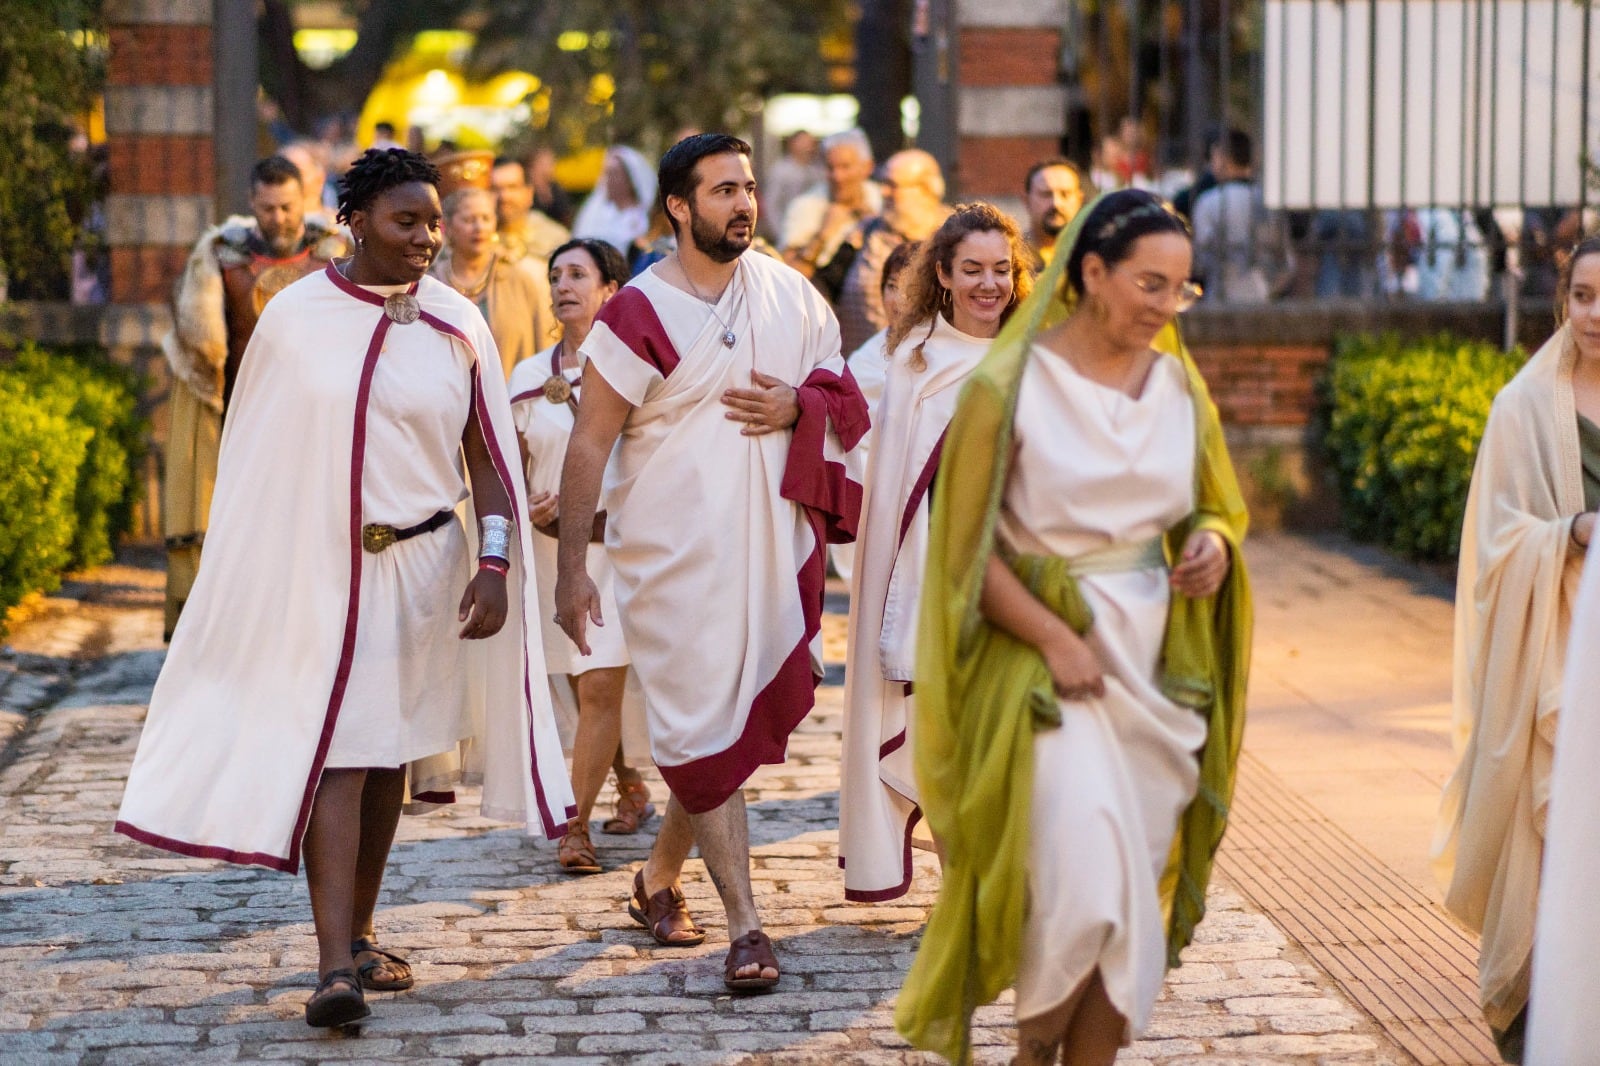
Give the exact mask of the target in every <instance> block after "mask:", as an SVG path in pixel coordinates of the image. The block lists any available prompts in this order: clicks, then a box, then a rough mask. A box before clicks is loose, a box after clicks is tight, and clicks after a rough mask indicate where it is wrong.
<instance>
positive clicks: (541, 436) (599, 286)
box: [511, 237, 655, 874]
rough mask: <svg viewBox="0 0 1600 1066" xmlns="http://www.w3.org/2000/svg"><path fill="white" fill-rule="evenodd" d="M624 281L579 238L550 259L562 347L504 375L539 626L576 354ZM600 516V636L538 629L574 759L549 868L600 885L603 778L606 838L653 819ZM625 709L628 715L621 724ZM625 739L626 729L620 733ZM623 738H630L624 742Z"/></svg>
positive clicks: (547, 611)
mask: <svg viewBox="0 0 1600 1066" xmlns="http://www.w3.org/2000/svg"><path fill="white" fill-rule="evenodd" d="M627 280H628V264H627V263H626V261H624V260H623V258H622V253H620V252H618V251H617V250H616V249H615V248H613V247H612V246H611V245H609V244H607V243H606V242H605V241H601V240H595V239H593V238H583V237H580V238H577V239H575V240H571V241H568V242H567V243H566V244H563V245H562V246H561V247H559V248H557V249H556V250H555V253H554V254H553V255H552V256H551V258H550V291H551V295H552V296H553V298H554V307H555V314H556V318H557V320H558V321H560V323H561V326H562V333H561V340H560V341H559V342H557V343H556V345H555V346H554V347H552V348H549V349H548V350H546V351H543V352H540V353H539V354H538V355H536V356H534V357H533V358H532V359H529V360H527V361H526V362H525V363H522V364H519V365H518V366H517V368H516V369H515V370H514V371H512V374H511V412H512V417H513V419H514V420H515V422H516V426H517V432H518V433H519V434H521V447H522V454H523V469H524V470H525V471H526V474H527V480H528V508H529V516H530V518H531V520H532V523H533V527H534V529H535V531H536V532H535V535H534V538H533V564H534V565H533V569H534V576H535V577H536V579H537V584H538V595H539V611H540V618H541V619H544V620H548V619H551V618H554V617H555V610H556V608H555V587H556V543H557V538H558V537H559V536H560V530H561V524H560V523H561V519H560V497H559V496H558V495H557V491H556V490H557V489H558V488H559V487H560V483H561V466H562V463H563V461H564V460H565V459H566V454H567V441H568V439H569V438H571V436H572V426H573V422H574V420H575V419H576V417H577V409H578V394H579V390H580V388H581V382H582V379H583V360H582V358H581V357H580V356H579V353H578V349H579V346H580V345H582V344H583V341H584V338H585V337H587V336H588V335H589V329H590V327H592V326H593V325H594V317H595V315H596V314H598V313H599V311H600V308H601V306H602V305H604V304H605V302H606V301H607V300H609V299H610V298H611V297H613V296H615V295H616V293H617V289H618V288H620V287H621V286H622V285H623V284H625V283H626V282H627ZM604 536H605V516H604V514H602V515H601V516H600V517H599V518H598V519H597V520H596V525H595V531H594V538H593V539H592V540H591V541H590V543H589V562H588V566H589V573H590V575H591V576H592V577H593V578H594V581H595V584H596V585H597V586H598V587H599V589H600V597H601V604H602V610H603V612H604V617H605V618H606V619H607V621H608V622H609V623H610V624H609V625H606V626H599V627H596V629H595V632H594V636H593V637H592V638H591V639H590V641H589V655H587V656H584V655H581V654H580V653H579V652H578V648H577V645H575V644H573V643H572V641H571V639H570V638H568V636H567V635H566V634H565V633H563V632H562V631H561V628H560V627H559V626H556V625H554V624H553V623H551V624H546V625H544V627H543V633H544V657H545V669H546V670H547V671H548V672H549V676H550V696H551V700H552V702H553V703H554V705H555V707H556V710H557V714H558V716H559V719H560V724H561V725H562V727H563V728H562V734H563V737H562V739H563V742H564V744H565V747H566V748H567V750H568V751H569V753H570V754H571V756H572V780H573V790H574V792H575V793H576V795H577V801H578V813H577V815H576V816H575V817H573V818H572V819H571V820H570V821H569V822H568V823H567V831H566V835H565V836H564V837H563V838H562V840H561V846H560V848H559V849H558V852H557V861H558V862H559V863H560V865H561V869H562V870H563V871H565V872H567V873H573V874H591V873H599V872H600V870H601V867H600V860H599V857H598V856H597V855H596V853H595V849H594V843H593V841H591V839H590V837H589V817H590V815H591V814H592V813H593V811H594V804H595V799H596V798H597V797H598V796H599V794H600V786H601V785H603V784H604V783H605V777H606V768H607V767H608V766H609V767H611V768H612V769H614V770H615V771H616V775H617V810H616V815H615V817H613V818H611V819H608V820H607V821H606V823H605V825H604V826H602V829H603V831H604V832H607V833H635V832H638V830H639V827H640V824H641V823H643V822H646V821H648V820H649V819H650V818H651V817H652V816H653V815H654V814H655V806H654V804H652V803H651V802H650V790H649V789H648V788H647V787H646V786H645V783H644V780H643V778H642V777H640V775H639V771H638V770H636V769H634V768H632V767H631V766H629V765H628V763H627V761H626V760H625V758H624V753H625V751H626V752H627V753H634V752H644V751H648V750H649V739H648V737H646V736H645V734H644V716H643V715H644V711H643V707H642V705H641V696H640V693H639V691H638V687H637V683H636V682H635V683H634V684H632V685H630V684H629V671H628V661H629V660H628V648H627V644H626V643H625V642H624V640H623V638H622V627H621V625H620V624H619V622H618V619H617V604H616V596H615V594H614V593H613V592H612V586H611V564H610V560H609V559H608V558H607V556H606V548H605V543H604ZM625 705H626V707H627V710H631V711H632V713H631V714H625ZM625 726H626V727H631V729H627V730H625ZM625 732H626V734H627V735H625Z"/></svg>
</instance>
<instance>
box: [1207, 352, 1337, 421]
mask: <svg viewBox="0 0 1600 1066" xmlns="http://www.w3.org/2000/svg"><path fill="white" fill-rule="evenodd" d="M1191 351H1192V352H1193V354H1194V360H1195V363H1196V364H1198V366H1199V367H1200V373H1201V375H1202V376H1203V377H1204V378H1205V379H1206V386H1207V387H1208V388H1209V389H1210V390H1211V397H1212V399H1213V400H1215V401H1216V404H1217V409H1218V411H1220V412H1221V414H1222V421H1223V423H1224V424H1225V425H1227V426H1229V427H1238V428H1244V429H1253V428H1261V427H1270V426H1281V427H1301V426H1304V425H1306V423H1307V422H1309V421H1310V419H1311V412H1312V408H1313V405H1314V404H1315V402H1316V384H1317V378H1318V376H1319V375H1320V374H1321V373H1322V368H1323V367H1325V366H1326V365H1327V363H1328V346H1327V345H1326V344H1321V345H1316V344H1301V345H1257V344H1232V345H1223V344H1201V345H1195V346H1194V347H1193V348H1192V349H1191Z"/></svg>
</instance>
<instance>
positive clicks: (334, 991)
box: [306, 969, 372, 1029]
mask: <svg viewBox="0 0 1600 1066" xmlns="http://www.w3.org/2000/svg"><path fill="white" fill-rule="evenodd" d="M371 1013H372V1008H370V1007H368V1006H367V997H366V996H364V995H362V994H361V979H360V978H359V977H357V976H356V972H355V971H354V970H351V969H343V970H334V971H333V972H331V973H329V974H328V976H326V977H324V978H323V979H322V980H320V981H318V982H317V990H316V991H315V992H313V993H311V998H310V999H308V1000H306V1024H307V1025H309V1026H312V1027H314V1028H317V1029H332V1028H334V1027H335V1026H340V1025H349V1024H350V1023H351V1022H359V1021H360V1020H361V1019H362V1018H365V1017H366V1016H367V1015H369V1014H371Z"/></svg>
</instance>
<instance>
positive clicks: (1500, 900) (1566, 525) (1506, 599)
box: [1434, 237, 1600, 1062]
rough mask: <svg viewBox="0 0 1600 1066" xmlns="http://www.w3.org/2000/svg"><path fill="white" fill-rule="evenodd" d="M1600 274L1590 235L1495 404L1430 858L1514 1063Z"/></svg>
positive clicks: (1597, 456) (1589, 434)
mask: <svg viewBox="0 0 1600 1066" xmlns="http://www.w3.org/2000/svg"><path fill="white" fill-rule="evenodd" d="M1597 286H1600V238H1594V237H1591V238H1589V239H1587V240H1585V241H1584V242H1583V243H1581V244H1579V245H1578V247H1577V248H1576V249H1575V250H1574V251H1573V254H1572V258H1571V259H1570V260H1569V261H1568V265H1567V268H1566V270H1565V271H1564V272H1563V278H1562V288H1561V296H1562V299H1561V305H1562V308H1563V310H1564V311H1565V312H1566V317H1567V322H1566V324H1564V325H1563V326H1562V327H1561V328H1560V329H1559V330H1557V331H1556V334H1555V336H1553V337H1551V338H1550V340H1548V341H1547V342H1545V345H1544V347H1542V348H1540V349H1539V351H1538V352H1536V353H1535V354H1534V356H1533V358H1531V359H1529V360H1528V363H1527V365H1526V366H1524V367H1523V368H1522V369H1521V370H1520V371H1518V372H1517V376H1516V377H1515V378H1513V379H1512V380H1511V382H1510V384H1508V385H1506V387H1505V388H1504V389H1501V390H1500V395H1498V396H1496V397H1495V400H1494V406H1493V407H1492V408H1490V411H1489V421H1488V424H1487V425H1486V426H1485V427H1484V433H1483V441H1482V443H1481V444H1480V445H1479V447H1478V459H1477V464H1476V466H1475V467H1474V468H1473V472H1472V488H1471V489H1470V490H1469V492H1468V494H1467V511H1466V516H1465V519H1464V521H1463V523H1462V528H1461V561H1460V565H1459V569H1458V571H1457V577H1456V642H1455V644H1456V646H1455V684H1454V690H1455V692H1454V715H1453V717H1454V725H1455V741H1456V751H1457V752H1458V753H1459V755H1460V763H1459V764H1458V765H1457V767H1456V771H1455V773H1454V774H1452V775H1451V777H1450V781H1449V783H1448V784H1446V785H1445V793H1444V801H1443V804H1442V807H1441V810H1440V816H1439V827H1438V834H1437V837H1436V840H1435V844H1434V868H1435V871H1436V872H1437V873H1438V875H1439V879H1440V883H1441V884H1442V885H1443V886H1444V890H1445V896H1444V902H1445V906H1446V907H1447V908H1448V909H1449V910H1450V913H1451V914H1453V915H1455V916H1456V917H1457V918H1459V919H1460V920H1461V921H1462V923H1463V924H1465V925H1466V926H1467V927H1468V928H1469V929H1471V930H1472V931H1473V932H1476V933H1481V934H1482V938H1483V941H1482V947H1481V949H1480V954H1479V958H1478V998H1479V1003H1480V1004H1481V1006H1482V1007H1483V1016H1484V1020H1485V1021H1487V1022H1488V1024H1489V1028H1490V1030H1491V1031H1492V1032H1493V1034H1494V1037H1495V1043H1496V1045H1497V1046H1498V1047H1499V1049H1500V1054H1501V1057H1503V1058H1504V1059H1506V1061H1508V1062H1519V1061H1521V1059H1522V1048H1523V1034H1524V1028H1525V1024H1526V1017H1527V1015H1526V1007H1527V1003H1528V988H1529V971H1530V967H1531V965H1532V957H1533V938H1534V921H1535V915H1536V914H1537V911H1538V907H1539V871H1540V863H1541V862H1542V860H1543V858H1544V835H1545V820H1546V818H1547V816H1548V815H1549V812H1550V811H1551V810H1552V809H1553V807H1554V804H1553V803H1552V802H1551V781H1550V766H1551V759H1552V757H1553V755H1554V750H1555V749H1554V746H1553V743H1552V742H1553V740H1554V739H1555V732H1556V724H1557V722H1558V721H1559V720H1560V719H1561V718H1562V711H1563V708H1562V706H1561V683H1562V672H1563V670H1564V669H1565V666H1566V655H1567V639H1568V626H1569V624H1570V619H1571V617H1572V609H1573V603H1574V600H1575V598H1576V596H1577V591H1578V580H1579V576H1580V574H1581V572H1582V568H1583V553H1584V550H1585V549H1586V548H1587V547H1588V544H1589V540H1590V538H1591V537H1592V536H1593V534H1594V525H1595V514H1594V512H1595V507H1596V506H1597V505H1600V322H1597V321H1596V315H1595V312H1594V310H1593V306H1594V301H1595V300H1596V299H1600V289H1597ZM1591 654H1592V650H1591ZM1592 889H1593V886H1592V885H1591V886H1590V890H1591V892H1592Z"/></svg>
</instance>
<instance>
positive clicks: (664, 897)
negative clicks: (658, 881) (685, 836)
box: [628, 870, 706, 948]
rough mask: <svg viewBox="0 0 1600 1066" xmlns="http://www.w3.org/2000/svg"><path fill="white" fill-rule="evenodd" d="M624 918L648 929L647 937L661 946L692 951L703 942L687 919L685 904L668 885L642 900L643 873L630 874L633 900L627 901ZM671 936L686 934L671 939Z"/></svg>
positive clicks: (703, 937) (700, 932) (703, 935)
mask: <svg viewBox="0 0 1600 1066" xmlns="http://www.w3.org/2000/svg"><path fill="white" fill-rule="evenodd" d="M628 915H629V917H631V918H632V919H633V920H634V921H636V922H638V923H639V924H640V925H642V926H644V927H645V928H646V929H648V930H650V935H651V936H653V937H655V940H656V943H657V944H660V945H661V946H662V947H665V948H692V947H694V946H695V945H696V944H703V943H705V940H706V931H705V930H704V929H701V928H700V927H699V926H698V925H695V924H694V919H693V918H691V917H689V905H688V904H687V903H685V902H684V899H683V893H682V892H679V891H678V890H677V888H675V887H674V886H672V885H668V886H667V887H666V888H663V889H662V890H661V891H660V892H657V893H656V894H655V895H653V896H650V897H648V898H646V896H645V894H644V871H643V870H640V871H639V872H638V873H636V874H634V875H633V898H632V899H630V900H628ZM674 933H678V934H684V933H687V934H689V935H687V936H681V935H680V936H677V937H674V936H673V934H674Z"/></svg>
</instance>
